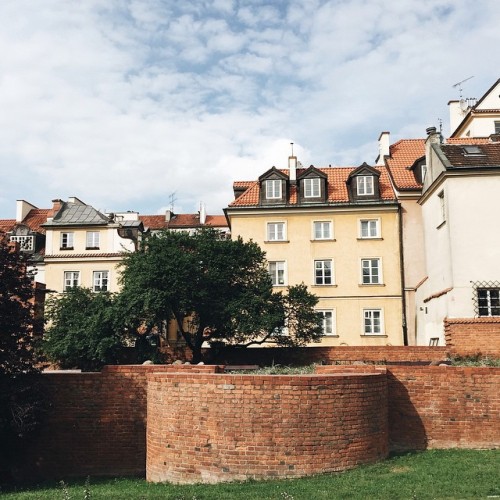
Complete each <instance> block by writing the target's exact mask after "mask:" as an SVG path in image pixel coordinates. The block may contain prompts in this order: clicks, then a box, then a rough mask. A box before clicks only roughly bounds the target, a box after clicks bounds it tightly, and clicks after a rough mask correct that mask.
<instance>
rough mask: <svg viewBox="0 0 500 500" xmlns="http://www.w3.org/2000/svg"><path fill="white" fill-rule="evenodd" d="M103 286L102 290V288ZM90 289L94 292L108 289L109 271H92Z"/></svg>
mask: <svg viewBox="0 0 500 500" xmlns="http://www.w3.org/2000/svg"><path fill="white" fill-rule="evenodd" d="M103 286H105V288H104V290H103V289H102V288H103ZM92 290H93V291H94V292H108V291H109V271H93V273H92Z"/></svg>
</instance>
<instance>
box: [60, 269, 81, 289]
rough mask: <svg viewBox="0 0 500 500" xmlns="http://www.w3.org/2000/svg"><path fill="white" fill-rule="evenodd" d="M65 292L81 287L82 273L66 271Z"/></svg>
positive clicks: (64, 276)
mask: <svg viewBox="0 0 500 500" xmlns="http://www.w3.org/2000/svg"><path fill="white" fill-rule="evenodd" d="M63 278H64V287H63V289H64V291H65V292H66V291H67V290H69V289H70V288H75V287H78V286H80V271H64V275H63Z"/></svg>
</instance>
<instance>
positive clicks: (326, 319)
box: [316, 309, 336, 335]
mask: <svg viewBox="0 0 500 500" xmlns="http://www.w3.org/2000/svg"><path fill="white" fill-rule="evenodd" d="M316 312H318V313H319V314H320V315H321V322H322V325H323V335H336V324H335V310H333V309H323V310H318V311H316Z"/></svg>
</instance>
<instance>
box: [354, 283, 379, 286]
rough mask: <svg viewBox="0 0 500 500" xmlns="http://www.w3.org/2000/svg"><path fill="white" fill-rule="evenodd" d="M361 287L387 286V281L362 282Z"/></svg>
mask: <svg viewBox="0 0 500 500" xmlns="http://www.w3.org/2000/svg"><path fill="white" fill-rule="evenodd" d="M358 286H360V287H365V286H366V287H373V286H385V283H360V284H359V285H358Z"/></svg>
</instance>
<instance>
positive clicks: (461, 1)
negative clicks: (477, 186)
mask: <svg viewBox="0 0 500 500" xmlns="http://www.w3.org/2000/svg"><path fill="white" fill-rule="evenodd" d="M499 46H500V8H499V5H498V0H475V1H474V0H440V1H439V2H436V1H435V0H432V1H430V0H397V1H395V0H348V1H347V0H289V1H286V0H274V1H259V0H248V1H243V0H182V1H178V0H79V1H77V0H36V1H33V0H2V1H1V2H0V54H1V57H0V186H1V189H0V219H2V218H14V217H15V207H16V200H18V199H24V200H26V201H28V202H30V203H32V204H33V205H35V206H37V207H38V208H50V207H51V206H52V200H53V199H56V198H60V199H63V200H67V199H68V198H69V197H71V196H76V197H78V198H80V199H81V200H82V201H84V202H85V203H88V204H90V205H92V206H93V207H95V208H97V209H99V210H102V211H104V212H120V211H126V210H133V211H138V212H140V213H141V214H150V215H152V214H160V213H163V212H164V211H165V210H166V209H169V208H173V210H174V212H176V213H195V212H196V211H198V209H199V207H200V203H203V204H204V205H205V207H206V211H207V213H209V214H222V210H223V208H225V207H226V206H227V205H228V204H229V203H230V202H231V201H232V200H233V191H232V183H233V181H235V180H254V179H257V178H258V176H259V175H261V174H263V173H264V172H265V171H267V170H268V169H269V168H271V167H272V166H273V165H274V166H276V167H278V168H285V167H286V166H287V158H288V156H289V155H290V154H291V144H290V143H292V142H293V143H294V145H293V151H294V154H295V155H296V156H297V157H298V160H299V161H300V162H301V163H302V164H303V165H305V166H309V165H311V164H313V165H315V166H317V167H322V166H328V165H332V166H358V165H360V164H362V163H363V162H364V161H366V162H367V163H369V164H374V162H375V159H376V157H377V155H378V137H379V135H380V133H381V132H382V131H390V133H391V142H395V141H397V140H398V139H402V138H419V137H425V129H426V128H427V127H429V126H437V127H439V123H440V120H441V122H442V127H443V134H444V135H446V134H448V133H449V111H448V106H447V103H448V101H449V100H452V99H458V98H459V97H460V90H459V89H460V88H462V94H463V97H480V96H481V95H482V94H484V92H486V90H488V89H489V88H490V87H491V85H492V84H493V83H494V82H495V81H496V80H497V79H498V78H500V50H498V48H499ZM469 77H473V78H470V79H468V78H469ZM465 79H468V80H467V81H466V82H464V83H463V84H461V85H460V86H454V85H455V84H456V83H458V82H461V81H462V80H465Z"/></svg>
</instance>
